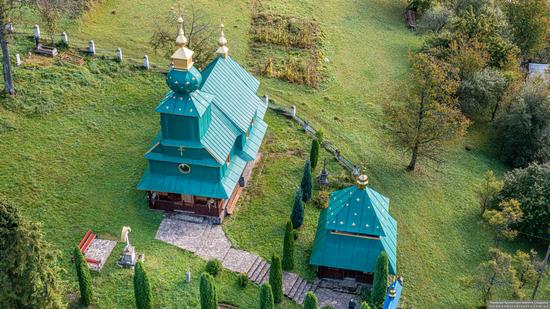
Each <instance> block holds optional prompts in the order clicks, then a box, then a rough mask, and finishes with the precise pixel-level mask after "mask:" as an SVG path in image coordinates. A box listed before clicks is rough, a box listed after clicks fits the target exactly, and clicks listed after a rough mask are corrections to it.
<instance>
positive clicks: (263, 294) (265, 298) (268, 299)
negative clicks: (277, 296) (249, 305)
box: [260, 283, 275, 309]
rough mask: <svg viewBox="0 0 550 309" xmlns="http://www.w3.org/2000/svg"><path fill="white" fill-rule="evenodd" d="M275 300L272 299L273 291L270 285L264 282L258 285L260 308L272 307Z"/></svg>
mask: <svg viewBox="0 0 550 309" xmlns="http://www.w3.org/2000/svg"><path fill="white" fill-rule="evenodd" d="M273 308H275V302H274V301H273V292H272V291H271V285H269V283H264V284H262V286H260V309H273Z"/></svg>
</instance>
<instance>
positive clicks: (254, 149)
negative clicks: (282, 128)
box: [243, 117, 267, 161]
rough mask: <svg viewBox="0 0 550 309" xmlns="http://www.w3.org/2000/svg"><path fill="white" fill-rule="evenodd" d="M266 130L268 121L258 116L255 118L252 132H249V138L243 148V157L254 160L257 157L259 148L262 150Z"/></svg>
mask: <svg viewBox="0 0 550 309" xmlns="http://www.w3.org/2000/svg"><path fill="white" fill-rule="evenodd" d="M266 131H267V123H265V121H263V120H262V119H260V118H258V117H256V120H254V126H253V127H252V130H251V131H250V134H248V140H247V142H246V146H245V147H244V150H243V153H244V155H243V158H244V159H245V160H247V161H252V160H254V159H255V158H256V155H257V154H258V150H260V146H261V145H262V141H263V139H264V136H265V132H266Z"/></svg>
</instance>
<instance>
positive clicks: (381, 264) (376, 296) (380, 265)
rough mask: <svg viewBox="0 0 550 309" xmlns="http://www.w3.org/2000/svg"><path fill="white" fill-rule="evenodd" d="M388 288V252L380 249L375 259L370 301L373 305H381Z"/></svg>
mask: <svg viewBox="0 0 550 309" xmlns="http://www.w3.org/2000/svg"><path fill="white" fill-rule="evenodd" d="M387 289H388V254H387V253H386V252H385V251H382V253H380V255H379V256H378V259H377V260H376V271H375V273H374V280H373V285H372V294H371V303H372V304H373V305H374V307H376V308H378V307H381V306H382V304H383V303H384V299H385V298H386V290H387Z"/></svg>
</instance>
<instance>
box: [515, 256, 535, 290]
mask: <svg viewBox="0 0 550 309" xmlns="http://www.w3.org/2000/svg"><path fill="white" fill-rule="evenodd" d="M539 262H540V261H539V257H538V255H537V252H536V251H535V250H531V251H530V252H529V253H527V252H523V251H521V250H518V251H516V254H515V255H514V267H515V269H516V271H517V276H518V280H519V288H520V289H521V288H523V287H524V286H525V285H526V284H531V283H535V281H536V280H537V268H536V265H537V263H539Z"/></svg>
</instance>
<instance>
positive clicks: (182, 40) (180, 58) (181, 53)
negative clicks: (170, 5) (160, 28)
mask: <svg viewBox="0 0 550 309" xmlns="http://www.w3.org/2000/svg"><path fill="white" fill-rule="evenodd" d="M176 45H177V46H178V49H177V50H176V51H175V52H174V54H173V55H172V57H170V59H172V63H173V64H174V69H177V70H189V69H190V68H191V67H192V66H193V51H192V50H190V49H189V48H187V38H186V37H185V34H184V33H183V17H181V16H180V18H178V36H177V37H176Z"/></svg>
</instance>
